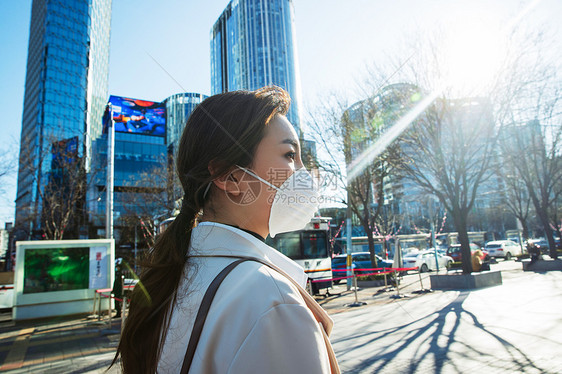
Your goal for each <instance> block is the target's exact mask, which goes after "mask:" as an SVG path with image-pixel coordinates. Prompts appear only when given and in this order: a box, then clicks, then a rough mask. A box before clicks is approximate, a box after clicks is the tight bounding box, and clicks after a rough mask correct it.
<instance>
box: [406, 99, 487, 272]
mask: <svg viewBox="0 0 562 374" xmlns="http://www.w3.org/2000/svg"><path fill="white" fill-rule="evenodd" d="M467 103H468V104H469V105H465V104H467ZM473 103H478V104H477V105H472V104H473ZM494 142H495V136H494V122H493V119H492V113H491V111H490V106H489V104H488V103H486V101H474V100H472V99H471V100H454V99H449V98H447V97H443V96H441V97H440V98H438V99H436V100H435V101H434V102H433V103H432V104H431V105H430V106H429V107H428V108H427V109H426V110H425V111H424V112H423V113H422V114H421V115H420V116H419V117H418V119H417V120H416V121H415V122H414V123H413V124H412V128H411V129H410V130H409V131H408V132H407V133H406V134H405V136H403V137H402V139H401V144H402V147H403V149H404V152H403V157H404V159H405V161H406V162H405V163H404V166H403V172H404V173H405V174H406V175H407V177H408V178H410V179H411V180H413V181H414V182H415V183H416V184H417V185H418V186H420V187H422V188H423V189H425V190H426V191H427V192H429V193H431V194H433V195H435V196H437V198H438V199H439V201H440V202H441V204H443V206H444V207H445V208H446V209H447V211H448V212H449V213H450V215H451V217H452V218H453V222H454V225H455V228H456V230H457V232H458V240H459V242H460V244H461V253H462V258H463V272H464V273H470V272H472V266H471V263H470V255H471V254H470V246H469V239H468V230H467V219H468V214H469V212H470V210H471V208H472V206H473V205H474V201H475V200H476V197H477V192H478V189H479V187H480V186H481V185H482V184H483V183H484V182H485V181H486V180H487V179H488V178H489V177H490V175H491V173H490V166H491V165H490V163H491V160H492V157H490V156H491V154H492V151H493V145H494Z"/></svg>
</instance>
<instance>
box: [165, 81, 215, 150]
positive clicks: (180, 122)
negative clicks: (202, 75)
mask: <svg viewBox="0 0 562 374" xmlns="http://www.w3.org/2000/svg"><path fill="white" fill-rule="evenodd" d="M206 98H207V95H203V94H200V93H193V92H185V93H178V94H175V95H172V96H170V97H168V98H167V99H166V100H164V102H165V103H166V129H167V132H166V139H167V144H168V150H169V151H170V152H171V154H174V155H175V152H177V149H178V144H179V141H180V138H181V134H182V132H183V129H184V127H185V124H186V122H187V119H188V118H189V116H190V115H191V112H193V110H194V109H195V107H196V106H197V105H199V104H200V103H201V102H202V101H203V100H205V99H206Z"/></svg>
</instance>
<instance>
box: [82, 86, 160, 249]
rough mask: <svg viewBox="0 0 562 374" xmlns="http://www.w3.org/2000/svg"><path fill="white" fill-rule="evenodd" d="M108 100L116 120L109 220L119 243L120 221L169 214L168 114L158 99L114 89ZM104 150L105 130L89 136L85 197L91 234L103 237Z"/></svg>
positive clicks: (123, 223) (123, 224) (129, 223)
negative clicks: (120, 93)
mask: <svg viewBox="0 0 562 374" xmlns="http://www.w3.org/2000/svg"><path fill="white" fill-rule="evenodd" d="M109 103H110V104H111V108H112V112H113V122H114V126H115V145H114V163H113V165H114V166H113V167H114V194H113V199H114V202H113V211H114V222H113V223H114V227H115V238H116V239H117V244H119V245H121V244H122V243H121V242H122V240H121V239H122V234H123V228H124V227H127V226H131V227H133V226H134V225H135V224H140V223H141V222H144V221H145V220H146V221H147V222H146V225H149V222H148V221H150V224H152V221H153V219H154V218H155V217H156V216H158V215H164V216H165V215H167V213H165V212H164V210H165V209H166V205H167V204H166V203H167V196H166V186H167V181H168V168H167V165H168V162H169V160H168V157H167V150H166V114H165V106H164V103H160V102H153V101H148V100H139V99H133V98H128V97H121V96H113V95H112V96H110V98H109ZM106 120H109V118H107V119H106ZM107 151H108V140H107V132H106V131H104V133H103V135H102V136H101V137H99V138H98V139H97V140H95V141H94V142H93V155H94V156H93V158H92V168H91V172H90V178H91V182H90V185H89V193H88V199H87V201H88V212H89V215H90V232H89V237H91V238H103V237H105V218H106V205H105V204H106V184H107V183H106V182H107V154H108V152H107ZM143 230H144V228H143ZM138 236H141V233H140V232H138ZM141 237H142V236H141ZM118 249H119V248H118Z"/></svg>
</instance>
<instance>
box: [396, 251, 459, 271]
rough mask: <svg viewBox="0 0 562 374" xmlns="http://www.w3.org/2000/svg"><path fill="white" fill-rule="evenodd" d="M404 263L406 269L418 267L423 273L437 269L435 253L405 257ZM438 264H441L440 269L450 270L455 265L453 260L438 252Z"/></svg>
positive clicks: (421, 253)
mask: <svg viewBox="0 0 562 374" xmlns="http://www.w3.org/2000/svg"><path fill="white" fill-rule="evenodd" d="M403 262H404V267H405V268H411V267H418V268H419V269H420V272H422V273H424V272H426V271H430V270H435V269H436V263H435V252H434V251H423V252H418V253H411V254H407V255H405V256H404V258H403ZM437 263H438V264H439V268H440V269H443V268H446V269H449V268H450V267H451V264H452V263H453V259H452V258H451V257H449V256H446V255H442V254H441V253H439V252H437Z"/></svg>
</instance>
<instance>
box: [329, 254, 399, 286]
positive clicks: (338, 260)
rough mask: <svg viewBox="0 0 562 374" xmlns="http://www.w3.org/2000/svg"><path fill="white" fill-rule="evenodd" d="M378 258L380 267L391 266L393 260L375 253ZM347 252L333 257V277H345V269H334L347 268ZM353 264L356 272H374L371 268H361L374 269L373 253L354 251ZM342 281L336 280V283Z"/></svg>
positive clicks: (352, 255)
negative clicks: (372, 263)
mask: <svg viewBox="0 0 562 374" xmlns="http://www.w3.org/2000/svg"><path fill="white" fill-rule="evenodd" d="M375 257H376V258H377V266H378V267H379V268H391V267H392V260H385V259H383V258H382V257H381V256H379V255H375ZM346 261H347V254H342V255H337V256H336V257H334V258H333V259H332V278H339V277H345V276H346V273H345V272H344V271H334V270H343V269H346V267H347V266H346ZM351 266H352V267H353V271H354V272H355V274H361V273H363V274H365V273H372V271H371V270H361V269H372V268H373V266H372V265H371V255H370V253H369V252H354V253H352V254H351ZM339 282H340V281H334V283H336V284H337V283H339Z"/></svg>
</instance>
